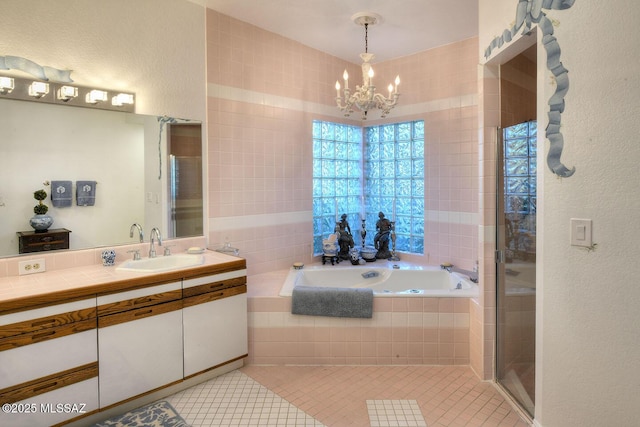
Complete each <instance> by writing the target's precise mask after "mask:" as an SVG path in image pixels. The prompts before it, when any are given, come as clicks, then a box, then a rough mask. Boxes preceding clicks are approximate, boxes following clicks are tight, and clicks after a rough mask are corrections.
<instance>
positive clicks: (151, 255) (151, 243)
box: [149, 227, 162, 258]
mask: <svg viewBox="0 0 640 427" xmlns="http://www.w3.org/2000/svg"><path fill="white" fill-rule="evenodd" d="M156 238H157V239H158V245H160V246H162V234H160V230H159V229H158V227H153V228H152V229H151V234H150V235H149V258H155V257H156V247H155V239H156Z"/></svg>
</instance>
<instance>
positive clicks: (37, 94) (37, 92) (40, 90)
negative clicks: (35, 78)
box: [29, 82, 49, 99]
mask: <svg viewBox="0 0 640 427" xmlns="http://www.w3.org/2000/svg"><path fill="white" fill-rule="evenodd" d="M48 93H49V83H45V82H33V83H31V84H30V85H29V96H33V97H34V98H36V99H40V98H42V97H43V96H45V95H46V94H48Z"/></svg>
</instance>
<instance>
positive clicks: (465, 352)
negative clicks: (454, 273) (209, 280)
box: [247, 270, 470, 365]
mask: <svg viewBox="0 0 640 427" xmlns="http://www.w3.org/2000/svg"><path fill="white" fill-rule="evenodd" d="M288 273H289V270H281V271H276V272H270V273H264V274H257V275H253V276H249V277H248V278H247V292H248V311H249V357H248V359H247V362H248V363H250V364H276V365H281V364H301V365H304V364H309V365H318V364H320V365H419V364H432V365H468V364H469V326H470V325H469V323H470V320H469V303H470V301H469V298H464V297H463V298H424V297H415V296H413V297H383V296H376V297H375V298H374V304H373V318H371V319H353V318H332V317H316V316H301V315H293V314H291V298H290V297H281V296H279V295H278V293H279V291H280V287H281V286H282V283H283V282H284V280H285V278H286V276H287V274H288Z"/></svg>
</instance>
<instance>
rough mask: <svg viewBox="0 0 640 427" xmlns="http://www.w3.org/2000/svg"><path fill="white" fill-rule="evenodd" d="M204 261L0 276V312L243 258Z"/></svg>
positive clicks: (189, 274)
mask: <svg viewBox="0 0 640 427" xmlns="http://www.w3.org/2000/svg"><path fill="white" fill-rule="evenodd" d="M203 255H204V264H203V265H199V266H196V267H188V268H182V269H177V270H171V271H163V272H159V273H143V272H132V271H118V270H116V267H117V266H118V265H119V264H120V263H116V265H115V266H113V267H104V266H102V265H89V266H82V267H76V268H68V269H64V270H55V271H46V272H44V273H36V274H29V275H25V276H11V277H3V278H0V315H2V314H7V313H11V312H15V311H21V310H25V309H31V308H37V307H38V306H43V305H51V304H53V303H58V302H59V303H62V302H69V301H73V300H79V299H83V298H90V297H94V296H96V295H98V294H109V293H114V292H122V291H124V290H131V289H136V288H143V287H146V286H152V285H156V284H159V283H166V282H171V281H176V280H181V279H185V278H193V277H199V276H207V275H212V274H218V273H224V272H228V271H234V270H241V269H244V268H246V266H247V264H246V260H245V259H244V258H238V257H234V256H231V255H227V254H223V253H220V252H215V251H209V250H207V251H205V252H204V254H203Z"/></svg>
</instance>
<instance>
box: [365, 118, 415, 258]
mask: <svg viewBox="0 0 640 427" xmlns="http://www.w3.org/2000/svg"><path fill="white" fill-rule="evenodd" d="M364 194H365V199H364V200H365V205H366V206H365V214H366V228H367V244H369V245H371V244H373V236H374V235H375V233H376V229H375V227H376V221H377V220H378V212H380V211H382V212H383V213H384V214H385V216H386V217H387V218H388V219H390V220H392V221H394V220H395V223H396V224H395V230H396V250H397V251H402V252H410V253H417V254H423V253H424V121H422V120H419V121H415V122H404V123H392V124H386V125H380V126H372V127H367V128H365V148H364Z"/></svg>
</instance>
